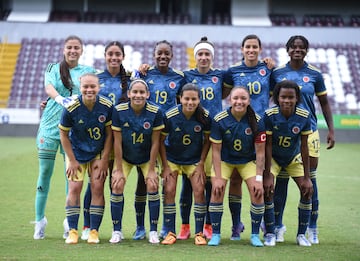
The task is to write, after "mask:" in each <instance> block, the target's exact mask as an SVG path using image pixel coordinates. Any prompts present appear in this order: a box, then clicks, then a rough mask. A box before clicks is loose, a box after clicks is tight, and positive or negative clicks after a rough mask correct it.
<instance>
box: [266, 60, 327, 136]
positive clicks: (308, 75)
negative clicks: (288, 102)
mask: <svg viewBox="0 0 360 261" xmlns="http://www.w3.org/2000/svg"><path fill="white" fill-rule="evenodd" d="M282 80H291V81H294V82H296V83H297V84H298V85H299V87H300V93H301V104H302V106H303V107H304V108H305V109H306V110H308V111H309V112H310V118H311V128H312V130H313V131H315V130H317V117H316V110H315V104H314V96H315V95H316V96H321V95H324V94H326V93H327V91H326V87H325V83H324V78H323V76H322V74H321V72H320V71H319V69H317V68H316V67H314V66H312V65H310V64H308V63H306V62H304V66H303V67H302V68H300V69H299V70H296V71H295V70H293V69H292V68H291V67H290V64H289V63H287V64H285V65H283V66H279V67H278V68H276V69H275V70H274V72H273V73H272V75H271V89H270V91H271V92H272V90H273V88H274V86H275V84H276V83H278V82H280V81H282Z"/></svg>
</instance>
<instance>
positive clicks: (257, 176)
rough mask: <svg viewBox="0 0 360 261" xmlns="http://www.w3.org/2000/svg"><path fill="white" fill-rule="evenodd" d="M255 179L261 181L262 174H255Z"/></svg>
mask: <svg viewBox="0 0 360 261" xmlns="http://www.w3.org/2000/svg"><path fill="white" fill-rule="evenodd" d="M255 181H260V182H262V181H263V176H261V175H256V176H255Z"/></svg>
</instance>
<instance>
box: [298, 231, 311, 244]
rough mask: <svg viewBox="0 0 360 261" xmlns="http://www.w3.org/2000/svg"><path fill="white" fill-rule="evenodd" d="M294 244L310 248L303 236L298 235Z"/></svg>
mask: <svg viewBox="0 0 360 261" xmlns="http://www.w3.org/2000/svg"><path fill="white" fill-rule="evenodd" d="M296 243H297V244H298V245H299V246H311V243H310V242H309V240H307V238H306V237H305V235H304V234H299V235H297V237H296Z"/></svg>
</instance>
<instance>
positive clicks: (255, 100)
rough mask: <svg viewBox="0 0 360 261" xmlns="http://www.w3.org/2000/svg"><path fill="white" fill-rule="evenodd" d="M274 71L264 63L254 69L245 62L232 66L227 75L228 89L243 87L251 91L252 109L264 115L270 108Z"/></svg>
mask: <svg viewBox="0 0 360 261" xmlns="http://www.w3.org/2000/svg"><path fill="white" fill-rule="evenodd" d="M271 72H272V70H270V69H268V68H267V65H266V64H265V63H264V62H258V64H257V65H256V66H254V67H248V66H246V64H245V63H244V62H240V63H237V64H235V65H233V66H231V67H230V68H229V69H228V70H227V72H226V74H225V79H224V83H225V86H226V87H230V88H232V87H234V86H243V87H246V88H247V89H248V90H249V93H250V102H251V107H252V108H253V109H254V111H255V112H256V113H257V114H259V115H263V114H264V112H265V110H266V109H268V108H269V99H270V75H271Z"/></svg>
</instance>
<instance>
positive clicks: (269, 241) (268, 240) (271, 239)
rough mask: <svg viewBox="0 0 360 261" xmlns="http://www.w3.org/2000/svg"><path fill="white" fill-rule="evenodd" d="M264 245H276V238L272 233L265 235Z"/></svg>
mask: <svg viewBox="0 0 360 261" xmlns="http://www.w3.org/2000/svg"><path fill="white" fill-rule="evenodd" d="M264 245H265V246H275V245H276V236H275V234H272V233H267V234H265V236H264Z"/></svg>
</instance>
